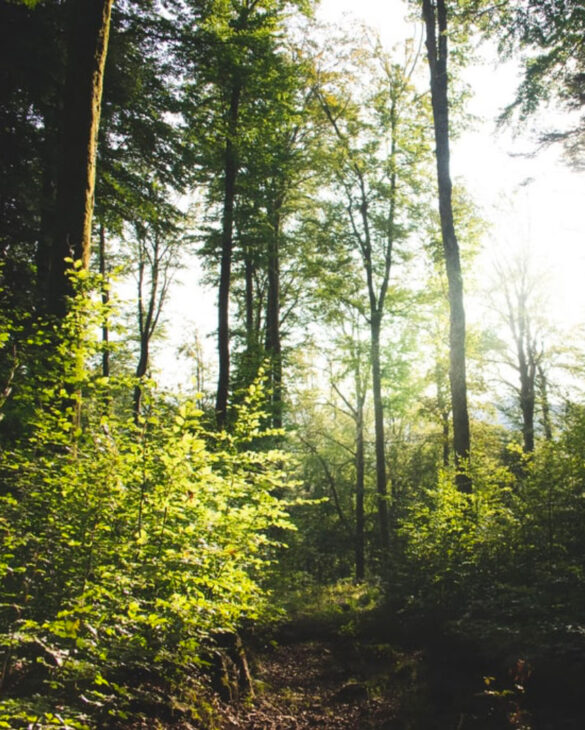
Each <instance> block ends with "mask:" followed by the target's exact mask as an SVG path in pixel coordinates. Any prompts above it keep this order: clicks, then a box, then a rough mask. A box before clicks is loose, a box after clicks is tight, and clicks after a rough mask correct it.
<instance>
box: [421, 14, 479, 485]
mask: <svg viewBox="0 0 585 730" xmlns="http://www.w3.org/2000/svg"><path fill="white" fill-rule="evenodd" d="M422 11H423V19H424V22H425V27H426V46H427V58H428V62H429V68H430V75H431V99H432V107H433V121H434V131H435V144H436V158H437V181H438V189H439V214H440V218H441V233H442V238H443V250H444V256H445V267H446V270H447V280H448V283H449V308H450V327H449V348H450V363H449V381H450V386H451V407H452V413H453V447H454V452H455V466H456V469H457V475H456V480H457V486H458V487H459V489H460V490H461V491H463V492H470V491H471V488H472V483H471V477H470V476H469V474H468V473H467V471H466V465H467V464H468V462H469V458H470V454H471V437H470V431H469V414H468V409H467V378H466V364H465V309H464V306H463V277H462V275H461V261H460V257H459V244H458V242H457V236H456V234H455V224H454V220H453V205H452V184H451V173H450V162H449V155H450V153H449V102H448V93H447V92H448V76H447V10H446V7H445V0H436V3H433V2H432V0H422Z"/></svg>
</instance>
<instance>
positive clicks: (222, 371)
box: [215, 81, 241, 428]
mask: <svg viewBox="0 0 585 730" xmlns="http://www.w3.org/2000/svg"><path fill="white" fill-rule="evenodd" d="M240 96H241V84H240V83H239V81H234V83H233V86H232V92H231V98H230V107H229V116H228V130H227V138H226V143H225V157H224V194H223V216H222V232H221V265H220V275H219V293H218V327H217V349H218V355H219V375H218V381H217V397H216V402H215V411H216V419H217V425H218V427H219V428H223V427H224V426H225V424H226V417H227V405H228V395H229V385H230V325H229V306H230V287H231V278H232V273H231V272H232V253H233V228H234V203H235V198H236V178H237V174H238V153H237V144H236V134H237V129H238V117H239V106H240Z"/></svg>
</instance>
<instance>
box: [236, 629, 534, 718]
mask: <svg viewBox="0 0 585 730" xmlns="http://www.w3.org/2000/svg"><path fill="white" fill-rule="evenodd" d="M254 663H255V668H254V675H255V677H256V679H257V687H258V688H257V692H256V698H255V700H254V702H253V703H251V704H250V705H249V706H248V707H240V708H239V710H237V711H233V712H232V713H231V714H230V716H229V717H227V718H226V723H225V725H224V726H223V730H302V729H304V728H321V729H322V730H506V729H510V728H517V729H518V730H530V725H529V724H527V722H526V721H525V720H526V718H524V720H522V718H521V717H520V716H518V718H515V717H514V716H513V709H514V708H513V707H511V706H510V705H509V703H506V705H505V706H504V704H503V703H502V702H501V701H499V700H498V699H497V698H494V697H492V696H490V695H489V693H485V692H483V690H484V689H485V687H484V684H483V678H482V676H481V673H480V672H479V671H478V672H475V673H473V672H469V671H468V668H467V667H458V666H457V661H456V659H455V658H454V657H451V658H449V657H448V656H446V657H445V661H444V662H442V661H439V662H438V663H437V661H436V659H435V658H433V657H432V656H430V655H429V654H428V653H427V652H425V651H422V650H413V649H410V650H409V649H398V648H396V647H395V646H393V645H391V644H389V643H376V642H375V641H373V640H368V639H363V638H362V639H355V638H350V637H346V636H329V637H324V638H310V639H308V638H306V637H305V638H298V637H297V638H296V639H295V637H294V636H289V637H288V638H286V639H285V640H284V641H283V640H281V641H280V642H278V643H276V642H275V643H274V645H272V646H269V647H264V648H263V650H262V651H261V652H259V653H258V654H257V655H256V657H255V662H254ZM452 665H454V666H452ZM511 710H512V711H511Z"/></svg>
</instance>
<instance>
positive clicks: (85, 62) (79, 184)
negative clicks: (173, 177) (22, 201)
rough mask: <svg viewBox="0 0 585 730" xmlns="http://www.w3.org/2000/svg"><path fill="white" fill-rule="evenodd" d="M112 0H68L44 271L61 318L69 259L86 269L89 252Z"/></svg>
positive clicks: (50, 307) (52, 306)
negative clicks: (50, 226) (52, 223)
mask: <svg viewBox="0 0 585 730" xmlns="http://www.w3.org/2000/svg"><path fill="white" fill-rule="evenodd" d="M112 4H113V0H70V2H69V7H70V13H71V17H70V37H69V47H68V59H67V78H66V82H65V94H64V107H63V124H62V142H61V161H60V170H59V173H58V179H57V196H56V216H55V230H54V238H53V241H52V245H51V251H50V255H49V256H48V260H47V268H48V270H47V271H45V272H42V274H41V275H42V277H43V278H44V280H45V281H46V288H45V293H46V309H47V312H48V313H49V314H52V315H56V316H58V317H62V316H64V315H65V314H66V312H67V297H68V296H69V295H70V294H71V293H72V289H71V283H70V281H69V279H68V276H67V270H68V268H69V266H70V265H69V264H68V263H66V261H65V259H66V258H68V257H71V258H73V259H74V260H80V261H81V263H82V266H83V268H86V269H87V268H88V266H89V257H90V251H91V222H92V214H93V202H94V188H95V168H96V151H97V133H98V127H99V120H100V114H101V99H102V90H103V79H104V68H105V62H106V56H107V49H108V38H109V29H110V17H111V10H112Z"/></svg>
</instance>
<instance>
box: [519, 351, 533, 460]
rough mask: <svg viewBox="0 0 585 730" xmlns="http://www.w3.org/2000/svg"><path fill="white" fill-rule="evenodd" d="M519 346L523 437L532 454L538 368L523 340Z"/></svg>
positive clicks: (528, 451)
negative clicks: (535, 385)
mask: <svg viewBox="0 0 585 730" xmlns="http://www.w3.org/2000/svg"><path fill="white" fill-rule="evenodd" d="M517 346H518V366H519V370H520V411H521V413H522V439H523V441H524V451H525V453H527V454H531V453H532V452H533V451H534V406H535V400H536V396H535V391H534V380H535V375H536V368H535V366H534V364H533V363H532V362H531V360H532V358H531V357H530V355H529V354H528V355H527V353H526V352H525V350H524V346H523V343H522V342H520V341H519V342H518V343H517Z"/></svg>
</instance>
